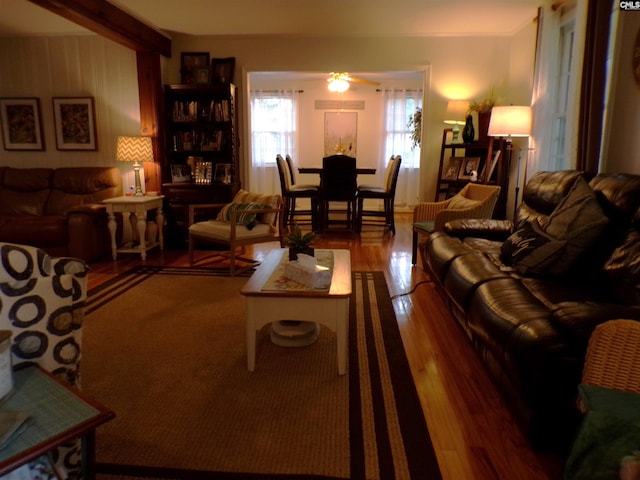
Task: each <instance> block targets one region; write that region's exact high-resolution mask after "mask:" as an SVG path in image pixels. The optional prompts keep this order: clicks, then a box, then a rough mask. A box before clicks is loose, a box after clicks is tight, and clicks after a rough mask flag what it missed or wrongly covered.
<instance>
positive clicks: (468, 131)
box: [462, 115, 476, 143]
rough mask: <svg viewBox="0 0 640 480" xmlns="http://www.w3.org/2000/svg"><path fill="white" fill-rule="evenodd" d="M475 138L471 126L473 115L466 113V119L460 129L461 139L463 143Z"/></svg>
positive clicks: (474, 132)
mask: <svg viewBox="0 0 640 480" xmlns="http://www.w3.org/2000/svg"><path fill="white" fill-rule="evenodd" d="M475 138H476V131H475V130H474V128H473V117H472V116H471V115H467V120H466V122H465V124H464V128H463V129H462V141H463V142H464V143H471V142H473V140H474V139H475Z"/></svg>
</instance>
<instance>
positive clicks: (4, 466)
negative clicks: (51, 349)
mask: <svg viewBox="0 0 640 480" xmlns="http://www.w3.org/2000/svg"><path fill="white" fill-rule="evenodd" d="M2 407H3V409H6V410H15V411H22V412H26V413H27V414H28V415H29V417H30V418H29V420H27V423H26V425H25V426H24V430H23V431H22V432H21V433H19V434H18V435H16V437H15V438H12V439H11V440H10V442H9V443H8V444H7V446H6V447H5V448H3V449H2V450H0V476H3V475H6V474H7V473H9V472H11V471H13V470H15V469H16V468H18V467H20V466H22V465H24V464H26V463H28V462H30V461H31V460H34V459H36V458H38V457H40V456H42V455H44V454H46V453H48V452H50V451H51V450H53V449H54V448H56V447H57V446H59V445H62V444H64V443H66V442H68V441H70V440H73V439H75V438H78V437H80V438H82V443H83V452H84V456H83V469H84V474H85V475H84V478H89V479H91V478H94V476H95V472H94V467H95V430H96V428H97V427H98V426H99V425H102V424H103V423H106V422H107V421H109V420H111V419H112V418H114V417H115V414H114V413H113V412H112V411H111V410H109V409H108V408H107V407H105V406H103V405H101V404H99V403H98V402H96V401H94V400H93V399H91V398H89V397H88V396H87V395H85V394H84V393H82V392H80V391H78V390H76V389H72V388H71V387H69V386H68V385H65V384H63V383H62V382H61V381H60V380H58V379H56V378H55V377H54V376H53V375H51V374H49V373H47V372H45V371H44V370H42V369H41V368H40V367H37V366H29V367H26V368H18V369H17V370H15V371H14V391H13V392H12V393H11V394H10V395H9V397H8V398H7V399H6V400H5V401H4V402H3V404H2Z"/></svg>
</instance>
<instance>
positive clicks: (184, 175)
mask: <svg viewBox="0 0 640 480" xmlns="http://www.w3.org/2000/svg"><path fill="white" fill-rule="evenodd" d="M171 182H173V183H190V182H191V167H189V165H182V164H176V163H174V164H172V165H171Z"/></svg>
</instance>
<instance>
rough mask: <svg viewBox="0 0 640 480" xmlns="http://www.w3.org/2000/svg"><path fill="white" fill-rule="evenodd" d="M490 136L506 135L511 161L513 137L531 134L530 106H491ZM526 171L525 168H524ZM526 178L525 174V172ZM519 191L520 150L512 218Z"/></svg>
mask: <svg viewBox="0 0 640 480" xmlns="http://www.w3.org/2000/svg"><path fill="white" fill-rule="evenodd" d="M488 135H489V136H490V137H506V139H507V152H509V163H511V153H512V150H513V143H512V141H511V138H513V137H528V136H530V135H531V107H529V106H514V105H510V106H505V107H493V109H492V110H491V120H490V121H489V132H488ZM525 171H526V170H525ZM525 178H526V174H525ZM519 193H520V152H519V153H518V178H517V180H516V191H515V197H514V199H513V218H514V219H515V216H516V211H517V208H518V195H519Z"/></svg>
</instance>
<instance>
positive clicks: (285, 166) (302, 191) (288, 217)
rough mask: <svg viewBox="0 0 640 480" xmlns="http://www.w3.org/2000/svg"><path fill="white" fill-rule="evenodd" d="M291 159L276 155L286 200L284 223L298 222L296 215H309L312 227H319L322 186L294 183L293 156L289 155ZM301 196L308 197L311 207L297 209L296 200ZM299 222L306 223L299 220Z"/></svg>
mask: <svg viewBox="0 0 640 480" xmlns="http://www.w3.org/2000/svg"><path fill="white" fill-rule="evenodd" d="M287 158H288V159H289V161H286V160H285V159H283V158H282V155H280V154H278V155H276V164H277V166H278V177H279V179H280V190H281V193H282V198H283V201H284V214H283V215H284V218H283V220H284V223H285V224H286V225H289V224H294V223H296V217H300V218H302V217H308V218H309V223H311V225H312V229H314V230H315V229H317V228H318V227H319V202H320V186H319V185H296V184H295V183H294V178H295V177H294V175H293V171H292V168H291V167H292V166H293V162H292V161H291V159H290V158H291V157H289V156H288V155H287ZM300 198H308V199H309V201H310V203H311V206H310V208H309V209H306V210H305V209H297V208H296V207H297V205H296V200H297V199H300ZM297 223H305V222H304V221H299V222H297Z"/></svg>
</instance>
